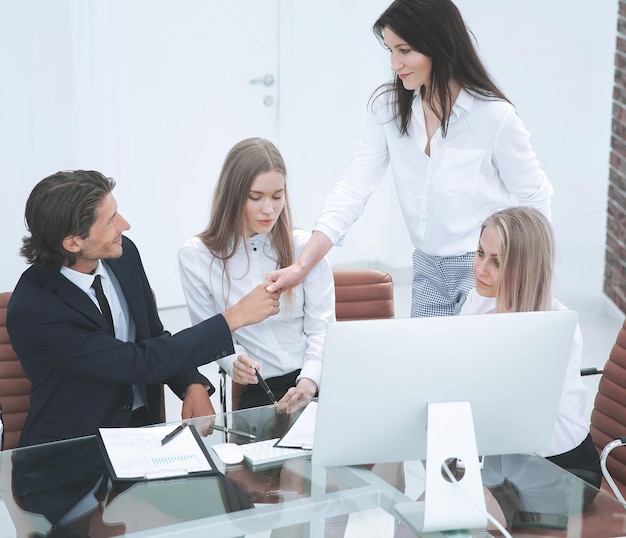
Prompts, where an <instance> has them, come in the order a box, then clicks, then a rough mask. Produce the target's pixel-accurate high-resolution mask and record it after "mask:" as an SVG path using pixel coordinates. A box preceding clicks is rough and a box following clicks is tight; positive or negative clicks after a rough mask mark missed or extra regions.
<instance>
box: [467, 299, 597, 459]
mask: <svg viewBox="0 0 626 538" xmlns="http://www.w3.org/2000/svg"><path fill="white" fill-rule="evenodd" d="M495 306H496V300H495V299H494V298H493V297H482V296H481V295H479V294H478V292H477V291H476V288H474V289H472V290H471V291H470V292H469V294H468V295H467V299H466V300H465V304H463V308H462V309H461V315H466V314H487V313H489V312H493V310H494V309H495ZM552 310H567V308H566V307H565V306H564V305H563V304H561V303H560V302H559V301H557V300H556V299H553V302H552ZM487 337H488V336H487ZM582 352H583V337H582V333H581V331H580V326H578V324H577V325H576V331H575V333H574V341H573V342H572V350H571V352H570V358H569V363H568V365H567V371H566V374H565V383H564V385H563V392H562V394H561V401H560V403H559V412H558V416H557V419H556V426H555V428H554V434H553V435H552V441H551V442H550V446H549V447H548V448H547V449H546V450H545V451H543V452H541V453H540V455H541V456H544V457H548V456H556V455H557V454H563V453H564V452H568V451H570V450H573V449H574V448H576V447H577V446H578V445H580V443H582V442H583V441H584V440H585V437H587V435H588V434H589V422H588V421H587V420H586V418H585V409H586V405H587V389H586V387H585V385H584V383H583V382H582V379H581V377H580V365H581V357H582ZM511 375H515V372H511ZM537 375H538V376H540V375H541V372H537ZM529 391H531V389H530V388H529ZM528 397H529V398H532V395H531V394H529V396H528Z"/></svg>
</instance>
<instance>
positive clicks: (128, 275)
mask: <svg viewBox="0 0 626 538" xmlns="http://www.w3.org/2000/svg"><path fill="white" fill-rule="evenodd" d="M103 261H104V263H106V264H107V266H108V267H109V268H110V269H111V271H113V273H114V274H115V277H116V278H117V281H118V282H119V284H120V287H121V288H122V293H123V294H124V298H125V299H126V304H127V305H128V313H129V315H130V317H131V318H132V319H133V321H134V322H135V329H136V331H137V339H143V338H145V337H146V333H147V332H148V325H147V320H146V312H145V304H144V298H143V292H144V285H143V283H142V280H141V278H140V273H139V271H133V270H131V268H130V267H129V264H128V263H127V261H126V258H125V256H124V254H122V256H121V257H119V258H116V259H111V260H103Z"/></svg>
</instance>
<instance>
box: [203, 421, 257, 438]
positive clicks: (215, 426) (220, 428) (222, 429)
mask: <svg viewBox="0 0 626 538" xmlns="http://www.w3.org/2000/svg"><path fill="white" fill-rule="evenodd" d="M213 429H214V430H217V431H220V432H224V433H232V434H234V435H239V436H240V437H247V438H248V439H256V435H253V434H251V433H248V432H242V431H240V430H233V429H231V428H227V427H226V426H220V425H219V424H213Z"/></svg>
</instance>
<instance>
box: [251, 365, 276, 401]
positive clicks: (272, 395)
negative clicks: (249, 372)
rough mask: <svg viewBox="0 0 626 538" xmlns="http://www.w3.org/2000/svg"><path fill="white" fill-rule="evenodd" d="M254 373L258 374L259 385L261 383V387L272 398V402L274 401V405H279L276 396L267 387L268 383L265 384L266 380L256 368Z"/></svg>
mask: <svg viewBox="0 0 626 538" xmlns="http://www.w3.org/2000/svg"><path fill="white" fill-rule="evenodd" d="M254 373H255V374H256V378H257V379H258V380H259V383H261V386H262V387H263V390H264V391H265V392H266V394H267V395H268V396H269V397H270V400H272V403H275V404H277V403H278V400H277V399H276V396H274V393H273V392H272V389H270V388H269V387H268V386H267V383H266V382H265V379H263V378H262V377H261V374H260V373H259V371H258V370H257V369H256V368H255V369H254Z"/></svg>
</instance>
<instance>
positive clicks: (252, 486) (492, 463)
mask: <svg viewBox="0 0 626 538" xmlns="http://www.w3.org/2000/svg"><path fill="white" fill-rule="evenodd" d="M300 412H301V408H300V409H289V410H286V411H285V410H283V409H279V408H278V407H276V406H267V407H262V408H257V409H251V410H244V411H238V412H235V413H232V414H227V415H218V416H216V417H204V418H200V419H194V420H193V421H191V422H192V423H193V424H194V425H195V427H196V428H197V430H198V431H199V432H200V433H201V435H203V436H202V442H203V443H205V444H206V446H207V447H210V446H211V445H213V444H218V443H224V442H226V441H229V442H235V443H238V444H241V443H246V442H250V439H248V438H247V437H246V436H245V435H238V434H233V433H230V434H225V433H224V432H223V431H218V430H212V432H211V433H210V434H209V428H210V426H211V424H212V423H213V422H214V423H215V424H217V425H220V426H226V427H228V428H231V429H236V430H238V431H239V432H242V433H247V434H251V435H254V436H255V440H259V441H260V440H264V439H272V438H276V437H280V436H282V435H283V434H284V433H285V431H286V430H287V429H288V428H289V426H290V425H291V424H292V423H293V422H294V420H295V419H296V418H297V416H298V415H299V413H300ZM172 426H173V427H175V426H176V424H173V425H172ZM337 442H338V443H341V438H340V437H339V438H338V439H337ZM372 442H389V440H382V439H377V438H376V436H375V432H372ZM209 452H210V453H211V451H210V450H209ZM211 455H212V456H214V455H213V454H211ZM214 463H215V464H216V466H217V471H218V472H217V473H216V474H213V475H209V476H195V477H187V478H176V479H170V480H151V481H148V482H143V481H142V482H122V483H111V482H110V481H109V479H108V475H107V473H106V466H105V464H104V460H103V458H102V454H101V451H100V448H99V445H98V443H97V441H96V438H95V437H85V438H80V439H73V440H69V441H62V442H57V443H49V444H46V445H39V446H36V447H29V448H22V449H16V450H12V451H5V452H0V495H1V502H0V538H4V537H37V536H42V537H43V536H50V537H52V536H64V537H70V536H72V537H74V536H75V537H81V536H92V537H95V536H98V537H105V536H122V535H125V536H134V537H137V538H139V537H146V538H147V537H157V536H176V537H196V536H214V537H229V536H234V537H237V536H250V535H252V536H254V538H258V537H265V536H267V537H269V536H272V537H300V536H310V537H329V536H353V537H359V538H367V537H370V536H371V537H375V538H379V537H382V538H384V537H387V536H388V537H393V538H410V537H415V536H418V535H417V534H416V533H415V532H414V531H413V530H412V529H410V528H408V527H406V526H404V525H403V523H402V522H401V518H400V517H399V516H398V515H397V513H396V512H395V509H394V507H395V505H396V504H398V503H406V502H407V501H416V499H418V498H419V496H420V494H421V491H423V489H422V490H420V488H421V487H423V482H422V485H421V486H420V469H423V467H421V463H420V462H405V463H404V466H400V467H399V468H400V469H403V470H404V473H400V474H399V475H392V476H391V477H389V476H382V474H381V473H380V472H379V471H378V468H377V467H376V466H374V468H372V467H371V466H354V467H333V468H321V467H316V466H314V465H312V463H311V461H310V456H303V457H301V458H295V459H290V460H287V461H285V462H282V463H277V464H275V465H270V466H268V467H264V468H262V469H258V470H257V469H251V468H250V467H249V466H248V465H247V464H246V463H245V462H242V463H239V464H234V465H225V464H223V463H222V462H220V461H219V460H218V459H217V458H215V457H214ZM421 476H422V477H423V474H422V475H421ZM405 478H406V484H407V488H406V490H405ZM483 482H484V484H485V486H488V489H487V490H486V491H488V498H489V497H490V498H491V499H492V501H493V502H495V501H496V500H497V501H498V502H499V504H498V507H499V509H500V510H501V512H502V513H503V514H506V515H507V519H510V518H511V516H512V513H513V512H514V511H515V510H523V511H527V512H533V513H543V514H551V515H562V516H566V521H567V528H566V529H565V530H548V529H545V528H517V527H513V528H510V529H509V531H510V532H511V534H512V535H513V536H516V537H526V536H561V537H564V536H566V537H569V538H582V537H589V538H604V537H607V538H608V537H617V536H623V535H626V511H625V510H624V508H623V507H622V506H621V505H620V504H619V503H618V502H617V501H616V500H615V499H614V498H613V496H612V495H611V494H610V493H607V492H604V491H600V492H597V491H596V490H594V489H593V488H591V487H590V486H588V485H586V484H585V483H584V482H583V481H581V480H579V479H578V478H576V477H574V476H572V475H570V474H569V473H566V472H565V471H563V470H562V469H560V468H558V467H556V466H554V465H553V464H551V463H550V462H547V461H546V460H544V459H543V458H540V457H538V456H502V457H499V456H498V457H491V458H485V463H484V470H483ZM594 496H595V498H594V500H593V502H591V504H590V505H589V506H588V507H587V508H586V509H585V510H582V506H583V503H584V501H585V499H589V498H591V497H594ZM488 505H489V503H488ZM51 522H52V523H55V525H54V526H53V525H52V523H51ZM479 531H481V530H479V529H477V530H475V532H474V533H472V532H471V531H468V532H466V533H451V534H449V535H450V536H457V537H459V536H468V537H471V536H489V535H492V536H500V533H499V532H497V531H495V530H492V531H488V532H489V534H485V533H483V534H481V533H480V532H479ZM423 536H446V534H445V533H433V534H431V535H426V534H424V535H423Z"/></svg>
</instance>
